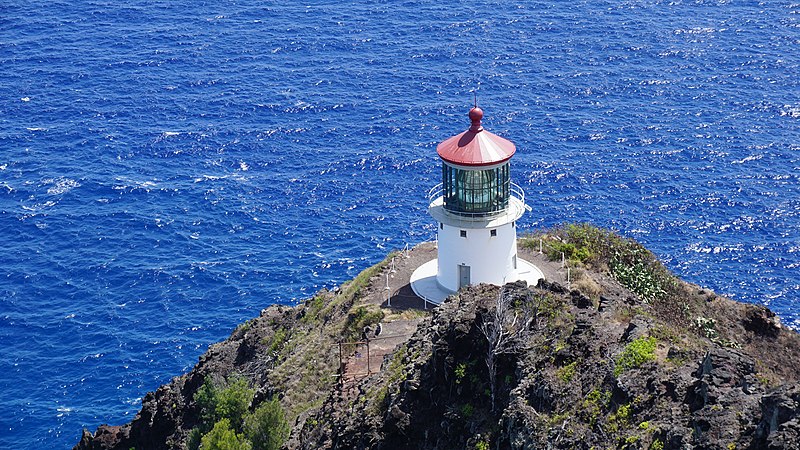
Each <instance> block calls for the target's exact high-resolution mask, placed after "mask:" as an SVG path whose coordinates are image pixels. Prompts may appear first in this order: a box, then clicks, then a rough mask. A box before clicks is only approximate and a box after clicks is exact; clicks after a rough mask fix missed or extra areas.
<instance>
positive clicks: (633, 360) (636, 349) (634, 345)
mask: <svg viewBox="0 0 800 450" xmlns="http://www.w3.org/2000/svg"><path fill="white" fill-rule="evenodd" d="M655 359H656V338H654V337H652V336H650V337H644V336H642V337H640V338H636V339H634V340H633V341H631V342H630V343H629V344H628V345H627V346H625V350H623V351H622V354H621V355H619V357H618V358H617V361H616V366H615V367H614V376H619V375H620V374H621V373H622V372H624V371H626V370H628V369H633V368H636V367H639V366H641V365H642V364H644V363H646V362H648V361H654V360H655Z"/></svg>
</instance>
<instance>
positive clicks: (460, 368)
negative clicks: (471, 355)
mask: <svg viewBox="0 0 800 450" xmlns="http://www.w3.org/2000/svg"><path fill="white" fill-rule="evenodd" d="M454 372H455V375H456V384H461V380H463V379H464V376H466V375H467V365H466V363H459V364H458V365H457V366H456V368H455V370H454Z"/></svg>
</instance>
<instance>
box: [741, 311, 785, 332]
mask: <svg viewBox="0 0 800 450" xmlns="http://www.w3.org/2000/svg"><path fill="white" fill-rule="evenodd" d="M742 325H744V329H745V330H747V331H751V332H753V333H755V334H756V335H757V336H765V337H769V338H776V337H777V336H778V334H779V333H780V332H781V321H780V319H779V318H778V316H776V315H775V313H774V312H772V311H771V310H770V309H769V308H767V307H765V306H754V307H752V308H749V309H748V312H747V317H745V318H744V319H743V320H742Z"/></svg>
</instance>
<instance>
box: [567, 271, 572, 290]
mask: <svg viewBox="0 0 800 450" xmlns="http://www.w3.org/2000/svg"><path fill="white" fill-rule="evenodd" d="M569 273H570V271H569V267H567V289H572V283H571V282H570V277H569Z"/></svg>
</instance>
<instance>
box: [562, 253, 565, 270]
mask: <svg viewBox="0 0 800 450" xmlns="http://www.w3.org/2000/svg"><path fill="white" fill-rule="evenodd" d="M564 262H565V261H564V252H561V268H562V269H563V268H564Z"/></svg>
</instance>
